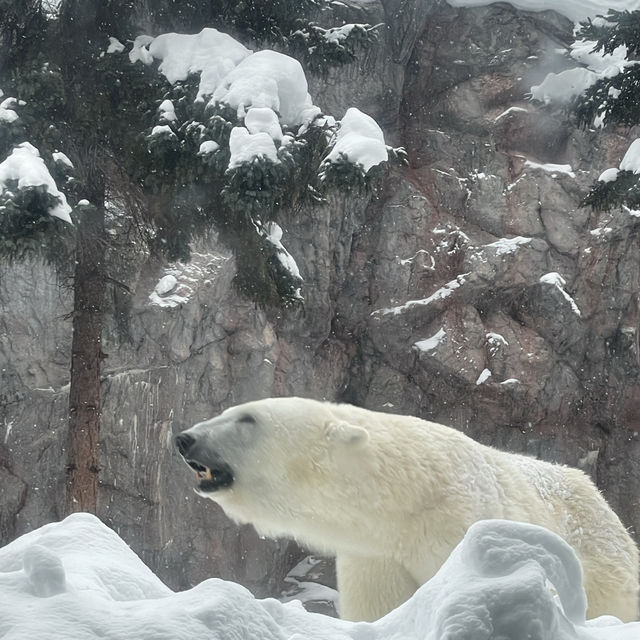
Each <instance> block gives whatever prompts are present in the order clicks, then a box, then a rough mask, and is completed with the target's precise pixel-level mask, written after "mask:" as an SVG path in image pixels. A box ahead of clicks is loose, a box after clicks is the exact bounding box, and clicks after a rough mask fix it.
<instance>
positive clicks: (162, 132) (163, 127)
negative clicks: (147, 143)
mask: <svg viewBox="0 0 640 640" xmlns="http://www.w3.org/2000/svg"><path fill="white" fill-rule="evenodd" d="M156 136H167V137H169V138H171V137H173V138H176V137H177V136H176V134H175V133H174V132H173V130H172V129H171V127H170V126H169V125H168V124H157V125H156V126H155V127H153V129H151V133H150V134H149V137H151V138H155V137H156Z"/></svg>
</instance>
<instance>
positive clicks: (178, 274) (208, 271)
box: [149, 251, 227, 309]
mask: <svg viewBox="0 0 640 640" xmlns="http://www.w3.org/2000/svg"><path fill="white" fill-rule="evenodd" d="M226 261H227V257H226V256H223V255H220V254H217V253H198V252H197V251H192V252H191V260H190V262H188V263H183V262H175V263H173V264H172V265H171V266H170V267H166V268H165V269H164V270H163V271H164V275H163V276H162V277H161V278H160V280H158V282H157V283H156V285H155V286H154V288H153V291H152V292H151V293H150V294H149V304H151V305H153V306H155V307H164V308H165V309H170V308H173V307H180V306H182V305H185V304H187V303H188V302H189V301H190V300H191V299H192V298H193V296H194V294H195V293H196V291H197V290H198V289H199V287H200V286H202V285H207V284H209V283H211V281H212V280H213V279H214V278H215V276H216V275H217V274H218V272H219V270H220V269H221V267H222V266H223V265H224V263H225V262H226Z"/></svg>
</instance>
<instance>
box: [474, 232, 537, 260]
mask: <svg viewBox="0 0 640 640" xmlns="http://www.w3.org/2000/svg"><path fill="white" fill-rule="evenodd" d="M529 242H531V238H527V237H525V236H515V237H514V238H500V240H496V241H495V242H491V243H489V244H485V245H484V248H486V249H491V250H494V251H495V254H496V255H497V256H502V255H506V254H509V253H514V252H515V251H517V250H518V248H519V247H521V246H522V245H524V244H529Z"/></svg>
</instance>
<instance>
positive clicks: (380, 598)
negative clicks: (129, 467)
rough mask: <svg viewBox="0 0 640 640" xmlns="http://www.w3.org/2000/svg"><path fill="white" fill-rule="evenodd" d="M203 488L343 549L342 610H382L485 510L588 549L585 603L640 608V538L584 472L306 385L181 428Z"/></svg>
mask: <svg viewBox="0 0 640 640" xmlns="http://www.w3.org/2000/svg"><path fill="white" fill-rule="evenodd" d="M176 445H177V447H178V450H179V452H180V453H181V455H182V456H183V458H184V459H185V460H186V462H187V463H188V464H189V465H190V466H191V467H192V468H193V469H195V471H196V472H197V479H198V487H197V491H198V493H200V494H201V495H203V496H206V497H207V498H211V499H212V500H214V501H215V502H217V503H218V504H219V505H220V506H221V507H222V508H223V509H224V511H225V512H226V514H227V515H228V516H229V517H231V518H232V519H233V520H234V521H236V522H237V523H251V524H253V525H254V527H255V528H256V529H257V530H258V532H259V533H261V534H263V535H265V536H271V537H282V536H287V537H293V538H295V539H296V540H298V541H299V542H300V543H301V544H303V545H305V546H308V547H310V548H313V549H315V550H317V551H319V552H321V553H325V554H327V555H329V554H330V555H335V557H336V568H337V577H338V591H339V594H340V615H341V617H343V618H345V619H349V620H375V619H377V618H379V617H381V616H383V615H384V614H386V613H387V612H389V611H391V610H392V609H394V608H395V607H396V606H398V605H399V604H401V603H402V602H404V601H405V600H407V599H408V598H409V597H410V596H411V595H412V594H413V593H414V591H416V589H417V588H418V587H419V586H420V585H422V584H424V583H425V582H426V581H427V580H429V579H430V578H431V577H432V576H433V575H434V574H435V573H436V572H437V570H438V569H439V568H440V566H441V565H442V564H443V562H444V561H445V560H446V559H447V557H448V556H449V554H450V553H451V551H452V550H453V549H454V547H455V546H456V545H457V544H458V543H459V542H460V541H461V540H462V538H463V536H464V534H465V532H466V531H467V529H468V528H469V527H470V526H471V525H472V524H473V523H474V522H476V521H478V520H484V519H494V518H497V519H503V520H516V521H523V522H528V523H532V524H537V525H541V526H543V527H546V528H547V529H550V530H551V531H554V532H555V533H557V534H559V535H560V536H561V537H563V538H564V539H565V540H566V541H567V542H568V543H569V544H570V545H571V546H572V547H573V548H574V549H575V551H576V553H577V555H578V557H579V558H580V560H581V562H582V567H583V571H584V583H585V590H586V593H587V598H588V603H589V605H588V606H589V609H588V616H589V617H596V616H598V615H601V614H612V615H615V616H617V617H618V618H620V619H621V620H623V621H629V620H632V619H635V618H636V615H637V613H638V550H637V547H636V545H635V544H634V542H633V541H632V539H631V537H630V535H629V534H628V532H627V531H626V529H625V528H624V526H623V525H622V523H621V522H620V520H619V519H618V517H617V516H616V514H615V513H614V512H613V511H612V510H611V508H610V507H609V506H608V505H607V503H606V502H605V500H604V498H603V497H602V496H601V495H600V493H599V491H598V490H597V489H596V487H595V486H594V485H593V483H592V482H591V481H590V480H589V479H588V477H587V476H586V475H585V474H584V473H582V472H581V471H579V470H577V469H572V468H569V467H565V466H560V465H554V464H550V463H546V462H542V461H539V460H535V459H532V458H528V457H525V456H521V455H516V454H512V453H506V452H503V451H499V450H497V449H494V448H491V447H487V446H484V445H482V444H480V443H478V442H475V441H474V440H472V439H470V438H469V437H467V436H465V435H464V434H463V433H461V432H459V431H457V430H455V429H452V428H450V427H446V426H444V425H441V424H436V423H434V422H427V421H425V420H421V419H419V418H414V417H408V416H400V415H393V414H388V413H378V412H374V411H368V410H366V409H362V408H358V407H354V406H350V405H346V404H333V403H328V402H319V401H315V400H308V399H303V398H295V397H291V398H271V399H264V400H258V401H255V402H248V403H246V404H242V405H238V406H235V407H232V408H230V409H227V410H226V411H224V412H223V413H222V414H221V415H220V416H218V417H215V418H212V419H211V420H207V421H205V422H200V423H198V424H196V425H195V426H193V427H191V428H190V429H187V430H186V431H183V432H182V433H180V434H179V435H177V436H176Z"/></svg>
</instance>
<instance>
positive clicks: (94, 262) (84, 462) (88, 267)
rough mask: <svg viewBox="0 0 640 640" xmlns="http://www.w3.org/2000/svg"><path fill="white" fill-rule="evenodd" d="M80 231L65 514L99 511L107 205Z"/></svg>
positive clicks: (87, 214)
mask: <svg viewBox="0 0 640 640" xmlns="http://www.w3.org/2000/svg"><path fill="white" fill-rule="evenodd" d="M82 216H83V221H82V224H81V228H80V229H78V235H77V245H76V265H75V273H74V283H73V284H74V288H73V290H74V297H73V339H72V343H71V384H70V389H69V432H68V437H67V475H66V501H65V512H66V513H67V514H69V513H73V512H75V511H89V512H91V513H96V510H97V499H98V473H99V459H98V442H99V440H100V409H101V403H100V363H101V360H102V358H103V354H102V350H101V340H102V324H103V312H104V298H105V285H106V280H105V272H104V258H105V244H104V236H103V230H104V205H103V203H102V202H100V203H99V204H98V206H97V208H96V207H87V208H86V209H85V211H83V212H82Z"/></svg>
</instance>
